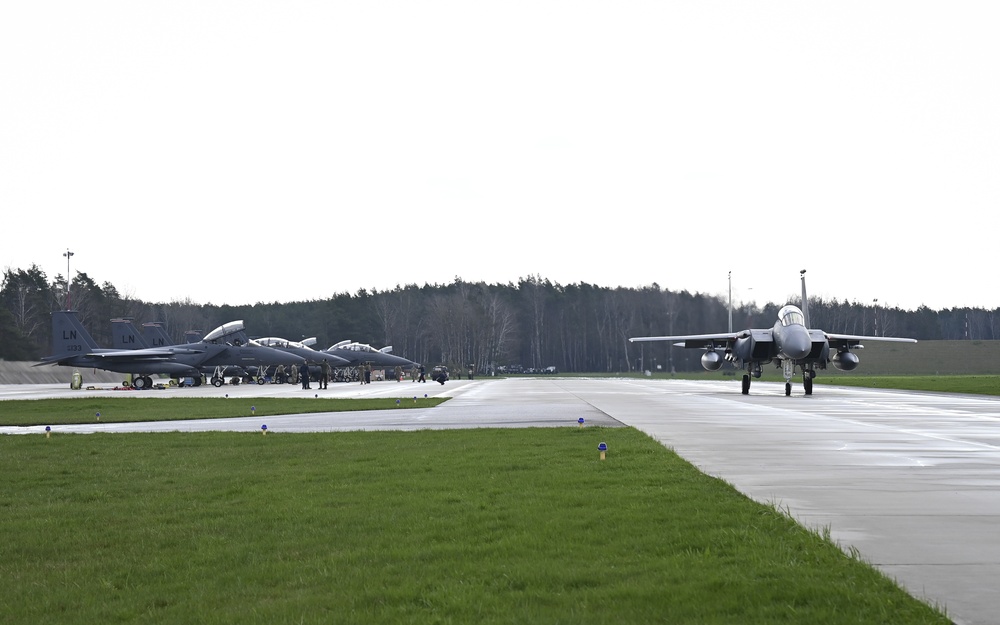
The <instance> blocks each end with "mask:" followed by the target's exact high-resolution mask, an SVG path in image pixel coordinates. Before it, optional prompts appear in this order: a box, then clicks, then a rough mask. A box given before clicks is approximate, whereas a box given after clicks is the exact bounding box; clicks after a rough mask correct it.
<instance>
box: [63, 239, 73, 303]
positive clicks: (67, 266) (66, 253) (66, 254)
mask: <svg viewBox="0 0 1000 625" xmlns="http://www.w3.org/2000/svg"><path fill="white" fill-rule="evenodd" d="M63 256H65V257H66V310H69V285H70V283H72V280H70V278H69V259H70V258H72V257H73V252H71V251H69V248H68V247H67V248H66V252H65V253H64V254H63Z"/></svg>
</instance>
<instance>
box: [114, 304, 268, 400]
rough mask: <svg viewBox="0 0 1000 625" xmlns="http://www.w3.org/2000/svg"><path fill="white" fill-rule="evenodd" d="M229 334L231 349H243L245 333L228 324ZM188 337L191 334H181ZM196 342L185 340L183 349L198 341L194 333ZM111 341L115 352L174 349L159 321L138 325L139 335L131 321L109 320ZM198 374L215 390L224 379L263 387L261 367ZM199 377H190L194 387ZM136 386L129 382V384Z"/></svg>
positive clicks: (209, 369) (217, 369)
mask: <svg viewBox="0 0 1000 625" xmlns="http://www.w3.org/2000/svg"><path fill="white" fill-rule="evenodd" d="M230 331H231V332H230V334H227V335H226V342H227V343H231V344H233V345H243V344H245V343H247V342H249V341H248V339H247V338H246V333H245V332H244V331H242V330H239V331H237V330H235V329H233V328H232V326H231V324H230ZM185 334H186V336H189V337H190V336H192V334H191V331H188V332H187V333H185ZM195 334H196V335H197V338H195V339H194V340H191V339H190V338H189V340H188V341H187V342H186V343H185V345H189V344H191V343H196V342H198V341H199V340H201V335H202V334H203V333H202V332H195ZM111 338H112V342H113V344H114V346H115V348H116V349H148V348H151V347H167V346H170V345H174V343H173V341H172V339H171V338H170V335H168V334H167V331H166V330H164V329H163V324H162V323H161V322H159V321H147V322H146V323H143V324H142V334H141V335H140V334H139V331H138V330H136V328H135V325H134V324H133V323H132V319H131V318H119V319H112V320H111ZM200 369H201V374H202V375H204V376H206V377H207V378H208V379H209V380H211V381H212V384H213V385H214V386H216V387H219V386H222V384H223V382H224V381H225V379H226V378H240V379H242V380H245V381H247V382H252V381H253V380H254V378H255V377H256V380H257V383H258V384H263V383H264V379H263V376H261V375H259V374H260V372H261V367H259V366H257V365H243V366H237V365H216V366H212V367H200ZM201 378H202V376H201V375H198V376H193V377H192V384H193V385H194V386H201ZM135 382H136V380H135V379H133V384H134V383H135ZM151 383H152V380H151V379H148V378H147V379H144V380H142V382H141V384H145V385H146V386H149V385H150V384H151Z"/></svg>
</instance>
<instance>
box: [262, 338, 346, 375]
mask: <svg viewBox="0 0 1000 625" xmlns="http://www.w3.org/2000/svg"><path fill="white" fill-rule="evenodd" d="M250 343H251V344H253V345H263V346H265V347H270V348H272V349H280V350H281V351H285V352H288V353H290V354H295V355H296V356H299V357H301V358H304V359H305V361H306V362H308V363H309V364H316V363H320V362H323V361H324V360H325V361H326V362H328V363H330V366H331V367H346V366H348V365H350V364H351V363H350V362H348V361H347V359H345V358H341V357H339V356H335V355H333V354H331V353H329V352H321V351H319V350H316V349H313V348H311V347H309V346H308V345H306V344H305V343H300V342H297V341H289V340H287V339H282V338H278V337H276V336H265V337H264V338H260V339H251V340H250Z"/></svg>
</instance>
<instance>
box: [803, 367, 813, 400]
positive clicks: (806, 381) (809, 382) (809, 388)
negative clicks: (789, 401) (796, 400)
mask: <svg viewBox="0 0 1000 625" xmlns="http://www.w3.org/2000/svg"><path fill="white" fill-rule="evenodd" d="M810 373H812V375H804V376H802V388H803V389H805V391H806V395H812V394H813V376H815V375H816V373H815V372H810Z"/></svg>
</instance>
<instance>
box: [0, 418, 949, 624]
mask: <svg viewBox="0 0 1000 625" xmlns="http://www.w3.org/2000/svg"><path fill="white" fill-rule="evenodd" d="M600 441H605V442H607V444H608V447H609V452H608V457H607V460H604V461H601V460H599V459H598V452H597V449H596V447H597V443H598V442H600ZM0 452H2V453H0V473H2V474H3V475H4V480H3V481H2V486H0V518H2V519H3V521H2V527H3V533H4V540H3V541H0V584H2V587H3V589H4V592H3V593H0V613H2V614H4V615H5V617H6V620H8V621H9V622H12V623H36V624H39V623H59V624H63V625H70V624H74V623H87V624H90V623H133V622H142V623H268V624H273V623H329V622H338V623H372V622H378V623H390V624H392V623H407V624H409V623H469V622H476V623H485V624H489V623H527V622H532V623H583V624H587V623H600V624H602V625H603V624H605V623H611V622H613V623H649V622H666V623H699V624H705V623H708V624H711V623H782V622H788V623H811V624H820V623H850V624H852V625H853V624H858V623H886V622H892V623H904V624H905V623H922V624H923V623H947V622H948V620H947V619H946V618H945V617H944V616H943V615H942V614H940V613H938V612H937V611H935V610H933V609H932V608H930V607H928V606H927V605H925V604H923V603H921V602H919V601H917V600H916V599H914V598H913V597H911V596H910V595H908V594H907V593H906V592H904V591H903V590H901V589H900V588H899V587H897V586H896V585H895V584H894V583H892V582H891V581H890V580H888V579H887V578H885V577H884V576H883V575H881V574H880V573H879V572H877V571H876V570H874V569H873V568H871V567H870V566H868V565H867V564H865V563H864V562H861V561H859V560H857V559H855V558H852V557H849V556H848V555H845V553H843V552H842V551H841V550H840V549H838V548H837V547H836V546H835V545H833V544H831V543H829V542H828V541H825V540H823V538H822V537H821V536H819V535H818V534H817V533H814V532H810V531H807V530H805V529H803V528H802V527H801V526H799V525H798V524H796V523H795V522H794V521H793V520H791V519H789V518H788V517H787V516H785V515H784V514H782V513H781V512H780V511H778V510H775V509H774V508H771V507H767V506H763V505H760V504H758V503H755V502H753V501H751V500H749V499H747V498H746V497H744V496H743V495H741V494H739V493H738V492H736V491H735V490H734V489H733V488H731V487H730V486H728V485H727V484H725V483H724V482H722V481H719V480H716V479H714V478H710V477H708V476H705V475H703V474H702V473H700V472H699V471H697V470H696V469H695V468H694V467H692V466H691V465H689V464H688V463H686V462H684V461H683V460H682V459H680V458H679V457H678V456H676V455H675V454H674V453H672V452H670V451H669V450H667V449H665V448H664V447H663V446H662V445H660V444H659V443H657V442H656V441H654V440H652V439H651V438H649V437H648V436H646V435H644V434H642V433H641V432H639V431H637V430H635V429H632V428H613V429H601V428H590V429H582V430H581V429H576V428H554V429H548V428H536V429H521V430H515V429H503V430H475V431H469V430H451V431H419V432H382V433H377V434H375V433H365V432H346V433H326V434H275V435H269V436H260V435H250V434H233V433H197V434H179V433H171V434H128V435H126V434H116V435H102V434H93V435H86V436H83V435H60V436H53V437H52V438H51V439H47V438H45V437H43V436H5V437H0Z"/></svg>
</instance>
